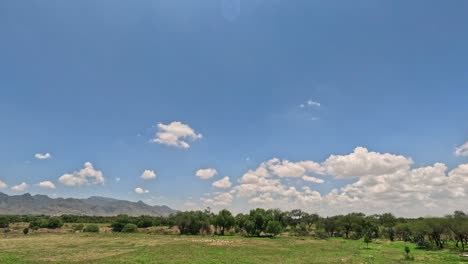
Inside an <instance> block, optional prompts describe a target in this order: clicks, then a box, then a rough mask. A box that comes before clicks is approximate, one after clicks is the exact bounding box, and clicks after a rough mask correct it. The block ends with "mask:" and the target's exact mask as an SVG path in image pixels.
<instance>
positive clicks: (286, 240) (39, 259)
mask: <svg viewBox="0 0 468 264" xmlns="http://www.w3.org/2000/svg"><path fill="white" fill-rule="evenodd" d="M405 245H409V246H410V247H411V253H412V254H413V256H414V257H415V260H414V261H409V262H405V261H404V247H405ZM0 248H1V251H0V263H2V264H10V263H11V264H13V263H14V264H18V263H109V264H110V263H208V264H209V263H461V262H462V261H463V260H462V259H461V258H460V257H459V256H458V254H457V252H456V251H455V250H450V249H445V250H439V251H424V250H417V249H415V248H414V245H412V244H405V243H404V242H388V241H376V242H374V243H371V244H369V249H367V248H366V245H365V244H364V243H363V242H362V241H353V240H344V239H329V240H316V239H313V238H297V237H281V238H274V239H270V238H243V237H237V236H236V237H228V236H226V237H202V236H160V235H150V234H112V233H107V234H104V233H101V234H83V233H66V234H63V233H59V234H37V233H36V234H30V235H27V236H24V235H19V234H7V235H2V236H1V238H0ZM464 263H468V262H464Z"/></svg>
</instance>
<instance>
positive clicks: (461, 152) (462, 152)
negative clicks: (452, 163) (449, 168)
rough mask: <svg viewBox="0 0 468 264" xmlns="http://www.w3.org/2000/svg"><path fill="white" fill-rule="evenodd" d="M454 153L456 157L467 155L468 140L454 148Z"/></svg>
mask: <svg viewBox="0 0 468 264" xmlns="http://www.w3.org/2000/svg"><path fill="white" fill-rule="evenodd" d="M455 155H456V156H458V157H462V156H463V157H468V142H465V144H463V145H461V146H459V147H456V148H455Z"/></svg>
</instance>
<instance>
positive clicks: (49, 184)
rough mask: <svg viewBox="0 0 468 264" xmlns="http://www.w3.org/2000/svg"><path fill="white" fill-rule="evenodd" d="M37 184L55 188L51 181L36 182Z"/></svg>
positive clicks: (42, 186)
mask: <svg viewBox="0 0 468 264" xmlns="http://www.w3.org/2000/svg"><path fill="white" fill-rule="evenodd" d="M37 186H38V187H41V188H46V189H55V184H54V183H53V182H51V181H41V182H39V183H38V184H37Z"/></svg>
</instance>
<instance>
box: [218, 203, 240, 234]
mask: <svg viewBox="0 0 468 264" xmlns="http://www.w3.org/2000/svg"><path fill="white" fill-rule="evenodd" d="M214 222H215V226H219V227H220V228H221V235H222V236H224V231H225V230H227V229H230V228H231V227H232V226H234V223H235V219H234V217H233V216H232V214H231V212H229V211H228V210H226V209H223V210H221V211H220V212H219V213H218V215H217V216H216V217H215V219H214Z"/></svg>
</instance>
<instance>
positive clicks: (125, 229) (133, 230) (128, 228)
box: [122, 223, 138, 233]
mask: <svg viewBox="0 0 468 264" xmlns="http://www.w3.org/2000/svg"><path fill="white" fill-rule="evenodd" d="M136 232H138V226H137V225H135V224H130V223H129V224H126V225H125V226H124V227H123V228H122V233H136Z"/></svg>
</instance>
